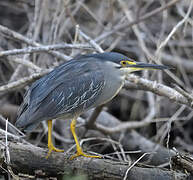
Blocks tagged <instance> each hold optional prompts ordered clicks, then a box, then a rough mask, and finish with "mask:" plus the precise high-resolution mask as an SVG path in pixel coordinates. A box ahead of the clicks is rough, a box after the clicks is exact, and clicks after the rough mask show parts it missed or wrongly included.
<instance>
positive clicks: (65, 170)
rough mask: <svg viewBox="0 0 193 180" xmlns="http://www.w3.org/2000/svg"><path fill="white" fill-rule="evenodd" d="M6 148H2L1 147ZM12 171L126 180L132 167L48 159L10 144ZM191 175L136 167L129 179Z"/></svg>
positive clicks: (66, 157) (41, 153)
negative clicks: (83, 174) (79, 174)
mask: <svg viewBox="0 0 193 180" xmlns="http://www.w3.org/2000/svg"><path fill="white" fill-rule="evenodd" d="M1 148H3V147H1ZM9 153H10V164H9V165H10V167H11V168H12V170H13V171H14V172H15V173H17V172H20V173H25V174H31V175H36V177H37V176H61V175H67V174H71V173H73V174H74V173H86V174H87V175H88V177H89V178H90V179H123V178H124V176H125V174H126V171H127V169H128V168H129V166H128V165H127V164H124V163H121V162H116V161H112V160H107V159H89V158H84V157H79V158H77V159H74V160H70V159H69V157H70V156H71V154H64V153H52V154H51V156H50V157H49V158H48V159H46V158H45V156H46V153H47V150H45V149H42V148H39V147H35V146H33V145H25V144H22V143H13V142H9ZM187 177H188V175H186V174H183V173H176V172H172V171H167V170H164V169H160V168H145V167H133V168H131V169H130V170H129V171H128V174H127V179H132V180H142V179H148V180H162V179H163V180H171V179H176V180H181V179H186V178H187Z"/></svg>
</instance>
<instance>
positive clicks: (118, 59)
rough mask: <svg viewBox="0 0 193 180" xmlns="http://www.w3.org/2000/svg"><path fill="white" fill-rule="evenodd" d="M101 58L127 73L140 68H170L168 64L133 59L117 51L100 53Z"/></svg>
mask: <svg viewBox="0 0 193 180" xmlns="http://www.w3.org/2000/svg"><path fill="white" fill-rule="evenodd" d="M98 55H99V56H101V57H99V58H100V59H103V60H105V61H107V62H108V63H109V65H110V64H111V65H113V66H114V67H115V68H117V69H120V70H122V71H124V72H126V73H131V72H134V71H140V70H146V69H147V70H164V69H170V67H168V66H164V65H158V64H149V63H142V62H136V61H133V60H132V59H130V58H128V57H126V56H124V55H122V54H120V53H116V52H107V53H100V54H98Z"/></svg>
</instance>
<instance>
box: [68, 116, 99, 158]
mask: <svg viewBox="0 0 193 180" xmlns="http://www.w3.org/2000/svg"><path fill="white" fill-rule="evenodd" d="M75 128H76V119H73V120H72V122H71V125H70V129H71V132H72V135H73V137H74V140H75V142H76V150H77V152H76V154H74V155H73V156H71V158H70V159H71V160H72V159H74V158H76V157H78V156H84V157H89V158H101V157H100V156H92V155H87V154H85V153H84V152H83V151H82V148H81V146H80V144H79V142H78V137H77V135H76V132H75Z"/></svg>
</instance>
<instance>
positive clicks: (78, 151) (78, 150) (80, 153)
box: [70, 149, 102, 160]
mask: <svg viewBox="0 0 193 180" xmlns="http://www.w3.org/2000/svg"><path fill="white" fill-rule="evenodd" d="M79 156H84V157H87V158H102V157H101V156H93V155H87V154H85V153H84V152H83V151H82V149H77V152H76V154H74V155H72V156H71V157H70V160H73V159H74V158H77V157H79Z"/></svg>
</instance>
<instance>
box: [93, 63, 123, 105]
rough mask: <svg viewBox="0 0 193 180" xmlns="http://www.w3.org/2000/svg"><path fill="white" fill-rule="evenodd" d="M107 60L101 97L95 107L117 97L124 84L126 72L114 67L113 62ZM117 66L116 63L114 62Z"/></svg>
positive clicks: (104, 66)
mask: <svg viewBox="0 0 193 180" xmlns="http://www.w3.org/2000/svg"><path fill="white" fill-rule="evenodd" d="M108 63H109V62H105V63H104V64H103V67H102V68H103V69H105V71H104V87H103V91H102V93H101V95H100V97H99V98H98V99H97V101H96V103H95V107H96V106H98V105H101V104H105V103H107V102H108V101H110V100H111V99H112V98H113V97H115V96H116V95H117V94H118V92H119V91H120V90H121V88H122V87H123V85H124V81H125V74H124V73H123V72H122V71H120V69H118V68H115V67H112V64H110V65H109V64H108ZM114 65H115V66H116V64H114Z"/></svg>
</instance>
